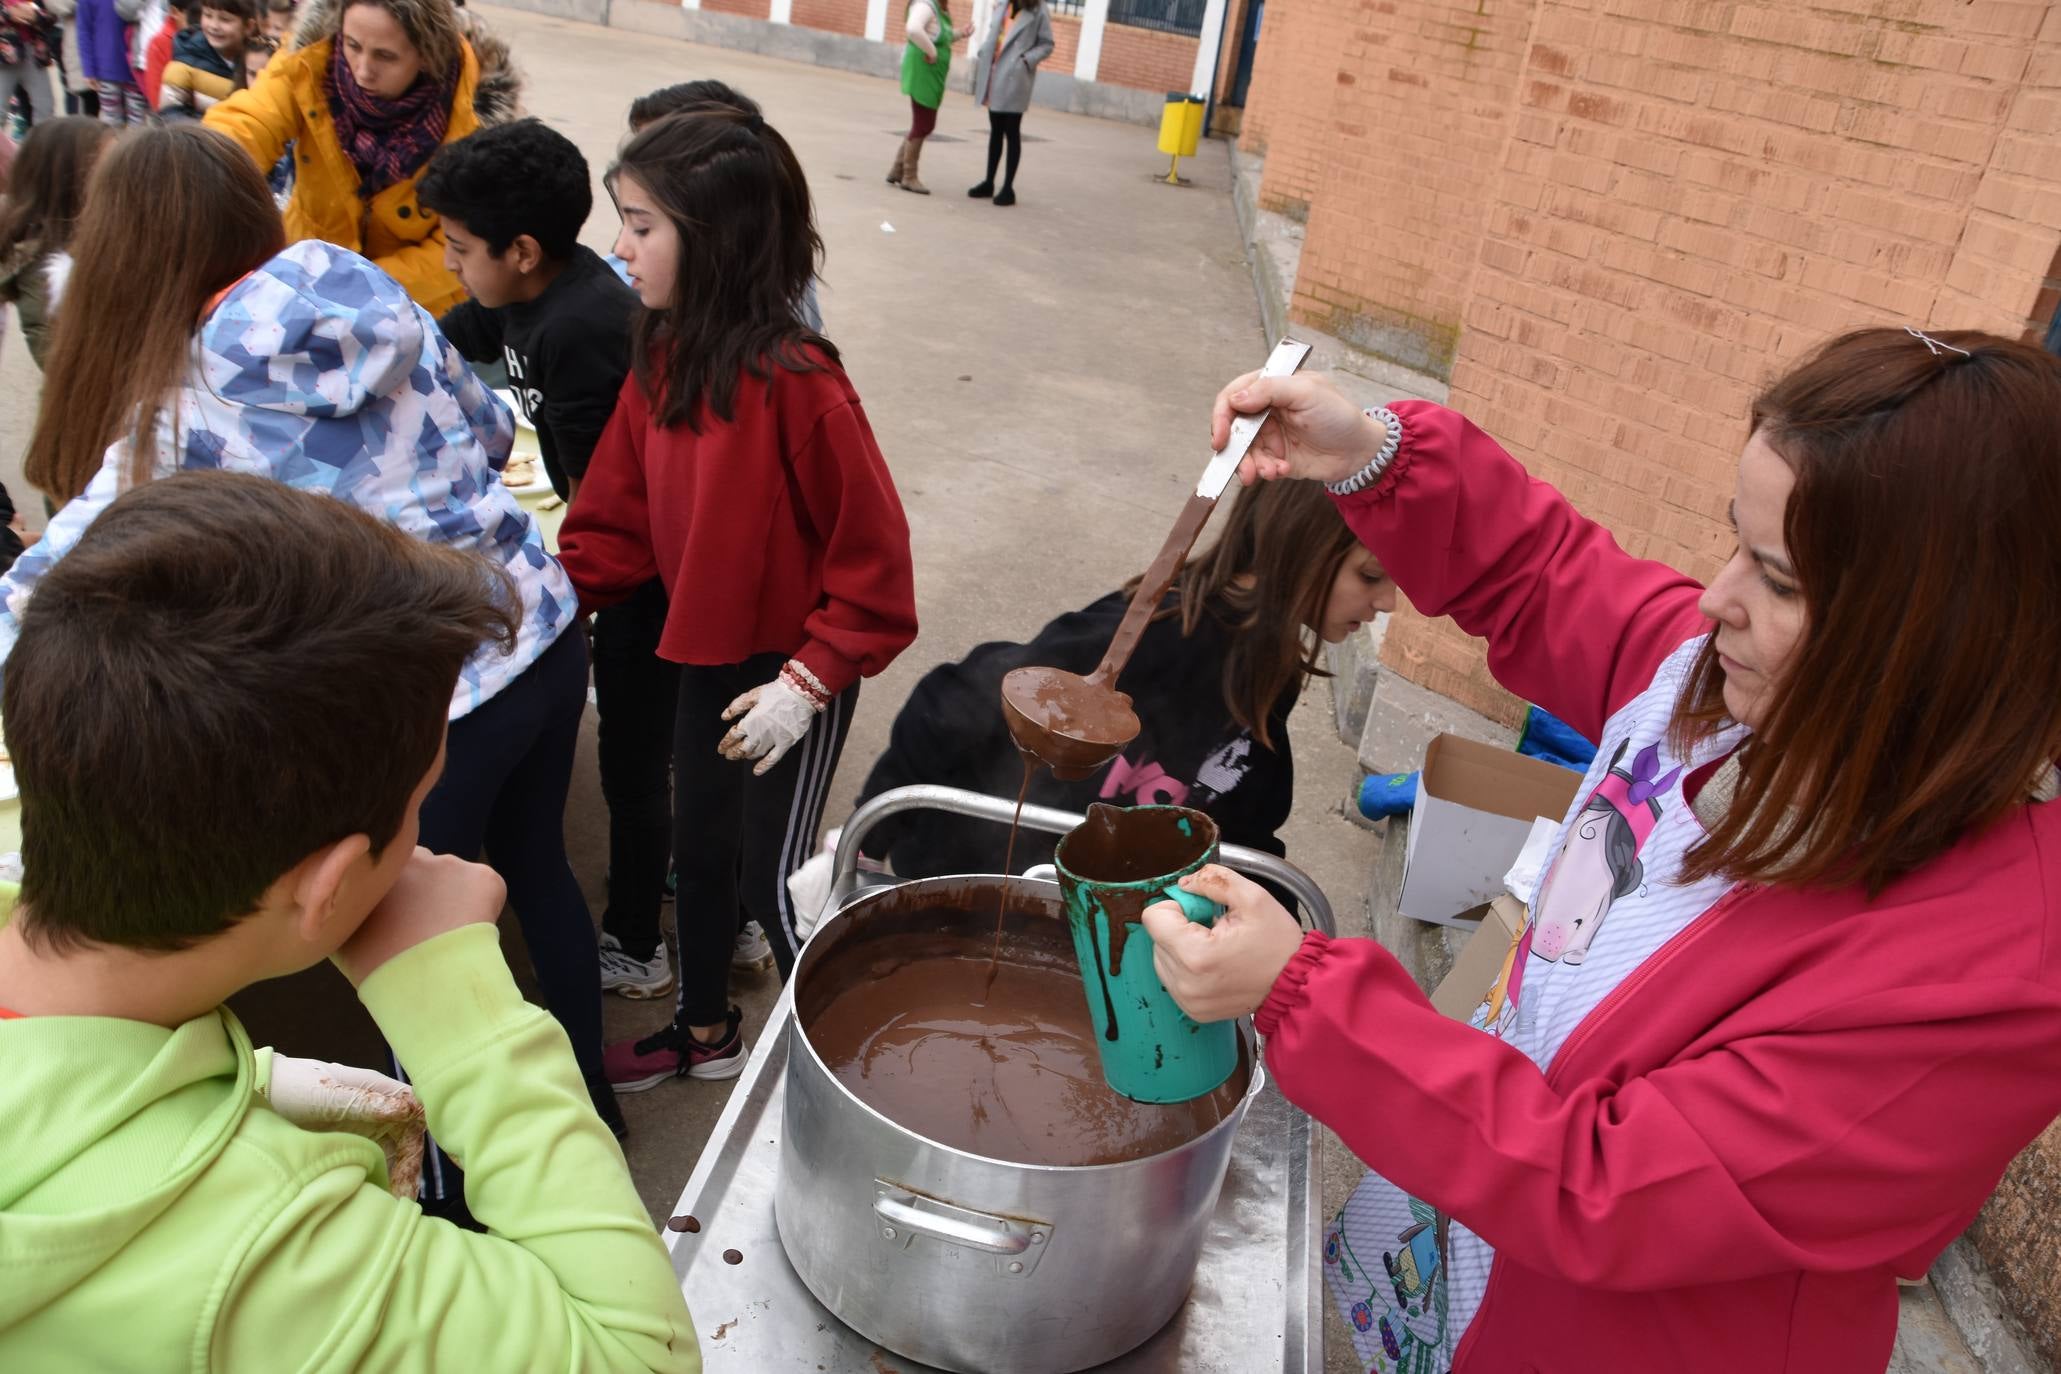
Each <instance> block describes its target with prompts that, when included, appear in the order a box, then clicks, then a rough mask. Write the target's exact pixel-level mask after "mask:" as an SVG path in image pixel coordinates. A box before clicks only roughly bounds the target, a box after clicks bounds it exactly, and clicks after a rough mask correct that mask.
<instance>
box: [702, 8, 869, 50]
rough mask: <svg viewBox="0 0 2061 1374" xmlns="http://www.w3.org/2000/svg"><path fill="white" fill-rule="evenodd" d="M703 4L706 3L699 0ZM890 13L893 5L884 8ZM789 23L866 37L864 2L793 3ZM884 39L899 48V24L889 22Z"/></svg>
mask: <svg viewBox="0 0 2061 1374" xmlns="http://www.w3.org/2000/svg"><path fill="white" fill-rule="evenodd" d="M703 3H707V0H703ZM888 9H889V11H890V13H892V12H893V10H894V9H895V6H893V5H890V6H888ZM792 22H793V23H796V24H799V25H801V26H802V27H803V28H809V29H823V30H825V31H827V32H830V33H848V34H851V35H852V36H853V37H855V38H864V37H865V36H866V0H794V17H793V20H792ZM887 37H888V38H889V39H890V40H891V41H893V42H894V43H895V44H896V46H900V43H901V37H902V29H901V25H900V23H899V22H890V23H889V25H888V32H887Z"/></svg>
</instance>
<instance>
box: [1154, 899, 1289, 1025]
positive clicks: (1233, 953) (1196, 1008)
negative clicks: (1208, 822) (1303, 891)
mask: <svg viewBox="0 0 2061 1374" xmlns="http://www.w3.org/2000/svg"><path fill="white" fill-rule="evenodd" d="M1181 886H1182V887H1183V888H1184V889H1186V890H1187V891H1189V892H1195V893H1200V894H1201V895H1202V896H1204V897H1207V898H1209V899H1210V900H1211V901H1213V902H1217V903H1219V904H1221V905H1222V906H1223V908H1224V914H1223V915H1221V916H1219V917H1217V918H1216V920H1215V921H1213V922H1212V923H1210V924H1209V925H1206V926H1205V925H1199V924H1197V923H1196V922H1193V921H1190V920H1189V919H1188V918H1187V917H1186V916H1185V915H1183V914H1182V912H1181V908H1180V907H1178V906H1176V905H1175V904H1174V903H1172V902H1156V903H1154V904H1153V905H1151V906H1148V907H1146V908H1145V911H1144V913H1143V920H1144V924H1145V930H1146V932H1147V933H1148V934H1150V935H1151V936H1152V946H1153V948H1152V968H1153V971H1154V972H1155V973H1157V974H1158V975H1159V981H1160V982H1161V983H1162V984H1163V985H1164V986H1165V987H1166V990H1167V992H1168V994H1169V995H1171V996H1172V997H1173V999H1174V1002H1175V1004H1176V1005H1177V1006H1179V1007H1180V1009H1181V1010H1182V1011H1185V1012H1187V1013H1188V1015H1189V1016H1191V1017H1193V1018H1194V1019H1195V1020H1197V1021H1202V1022H1209V1021H1228V1020H1230V1019H1231V1018H1232V1017H1234V1016H1244V1015H1246V1014H1248V1013H1250V1012H1253V1011H1256V1010H1258V1009H1259V1005H1260V1003H1262V1002H1264V1001H1266V1000H1267V994H1268V993H1270V992H1272V991H1273V990H1274V980H1275V979H1277V978H1279V977H1280V976H1281V970H1282V969H1284V968H1286V967H1288V961H1289V960H1290V959H1292V958H1294V957H1295V952H1296V950H1298V949H1300V948H1301V947H1302V936H1303V932H1302V927H1301V926H1299V925H1297V924H1296V923H1295V918H1294V917H1293V916H1291V915H1289V914H1288V912H1287V910H1286V909H1285V908H1283V907H1282V905H1281V904H1280V903H1279V902H1277V901H1275V900H1274V898H1273V896H1272V894H1270V893H1269V892H1268V891H1267V890H1266V889H1265V888H1263V887H1261V886H1260V885H1259V884H1258V883H1256V882H1254V881H1252V879H1250V878H1246V877H1241V876H1240V875H1239V874H1236V873H1233V872H1232V871H1231V870H1230V869H1228V868H1225V867H1224V866H1223V865H1221V864H1210V865H1209V866H1208V867H1206V868H1201V869H1198V870H1196V871H1195V872H1193V873H1190V874H1189V875H1188V876H1187V877H1185V878H1183V879H1181Z"/></svg>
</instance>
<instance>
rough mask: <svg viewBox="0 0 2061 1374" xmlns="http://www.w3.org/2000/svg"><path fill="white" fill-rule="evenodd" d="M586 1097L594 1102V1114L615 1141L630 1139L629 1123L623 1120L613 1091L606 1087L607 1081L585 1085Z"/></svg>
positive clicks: (621, 1110)
mask: <svg viewBox="0 0 2061 1374" xmlns="http://www.w3.org/2000/svg"><path fill="white" fill-rule="evenodd" d="M587 1096H588V1097H589V1098H591V1099H592V1100H593V1102H594V1114H595V1115H596V1116H598V1117H600V1118H601V1124H602V1125H604V1126H606V1127H608V1133H609V1134H610V1135H612V1136H614V1137H615V1138H616V1139H617V1140H628V1139H629V1138H630V1123H629V1122H627V1121H625V1120H623V1107H622V1104H621V1103H620V1102H617V1101H616V1100H615V1089H614V1088H611V1087H609V1086H608V1080H606V1079H603V1080H601V1081H600V1082H598V1083H589V1084H588V1085H587Z"/></svg>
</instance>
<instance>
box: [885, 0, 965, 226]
mask: <svg viewBox="0 0 2061 1374" xmlns="http://www.w3.org/2000/svg"><path fill="white" fill-rule="evenodd" d="M907 31H908V36H909V41H908V44H907V45H906V46H905V47H904V48H903V49H902V90H903V91H904V92H906V93H907V94H908V97H909V136H908V137H907V138H905V139H903V140H902V146H901V150H900V151H899V152H897V153H896V154H895V165H894V166H893V167H891V168H889V169H888V173H887V182H888V185H890V186H899V187H901V188H902V189H903V190H904V191H914V192H915V193H916V194H917V195H919V196H927V195H929V194H930V188H929V187H928V186H925V185H924V184H923V183H922V182H921V181H919V180H917V177H916V161H917V159H918V158H919V157H921V156H922V154H923V140H924V139H926V138H929V137H930V133H931V130H933V129H935V128H937V107H938V106H939V105H941V104H943V103H944V99H945V78H946V77H947V76H949V75H950V74H951V71H952V43H953V41H954V39H953V34H952V8H951V0H910V3H909V18H908V24H907Z"/></svg>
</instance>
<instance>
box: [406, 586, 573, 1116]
mask: <svg viewBox="0 0 2061 1374" xmlns="http://www.w3.org/2000/svg"><path fill="white" fill-rule="evenodd" d="M586 704H587V639H586V636H585V635H582V634H581V633H580V632H579V629H578V627H577V626H568V627H567V628H566V629H565V630H563V631H561V632H560V634H559V636H558V638H557V639H556V640H555V641H553V642H552V645H551V647H550V648H548V649H546V650H545V651H544V652H543V654H542V655H541V656H540V657H539V658H538V659H537V661H536V662H535V663H532V664H531V665H530V666H529V667H528V668H527V669H525V670H524V671H523V673H522V675H521V676H519V677H517V678H516V679H515V681H513V682H511V683H509V684H508V685H507V686H506V687H504V688H502V689H501V690H500V692H498V693H497V694H495V696H494V698H493V699H492V700H491V701H488V702H486V703H485V704H483V705H482V706H480V707H479V708H478V709H476V710H474V711H473V712H472V713H471V714H469V715H466V716H464V717H462V718H460V719H458V720H454V721H452V722H451V729H450V734H449V735H448V736H447V737H446V742H445V745H444V776H443V777H442V779H440V780H439V781H438V783H437V785H436V787H435V788H433V789H432V790H431V791H430V794H429V796H427V797H426V798H424V799H423V802H422V838H421V841H420V843H421V844H422V846H423V848H425V849H428V850H430V851H431V852H432V853H437V854H456V855H457V856H458V857H460V858H462V859H472V858H477V857H479V855H480V854H481V853H482V852H484V853H485V855H486V860H487V862H488V863H490V864H492V865H493V866H494V871H495V872H496V873H499V874H500V875H501V877H502V879H503V880H504V881H505V882H507V884H508V905H510V906H512V907H514V908H515V918H516V920H517V921H519V922H520V923H521V925H522V938H523V943H524V944H526V945H527V946H528V947H529V954H530V963H531V965H532V966H533V967H534V968H535V969H536V973H537V987H538V989H539V990H540V991H541V992H542V993H543V994H544V1005H545V1006H546V1007H548V1008H549V1009H550V1011H551V1014H552V1015H553V1016H555V1017H556V1018H558V1023H559V1024H560V1025H562V1026H564V1027H565V1034H566V1037H567V1038H568V1039H570V1040H571V1041H572V1049H573V1057H574V1058H575V1059H577V1060H579V1063H580V1072H581V1074H583V1075H584V1076H585V1077H586V1078H587V1079H588V1081H589V1082H598V1081H600V1079H601V1077H602V1074H601V956H600V952H599V948H598V946H597V945H596V943H595V939H594V920H593V917H592V916H590V915H589V914H588V911H587V899H586V898H585V897H583V896H581V895H580V885H579V883H578V881H577V880H575V879H574V877H573V871H572V865H571V864H570V863H568V862H567V861H566V857H565V795H566V791H567V789H568V788H569V787H570V786H571V784H572V768H573V750H574V747H575V746H576V745H577V744H578V742H579V737H580V713H581V712H582V711H583V710H584V709H585V708H586Z"/></svg>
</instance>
